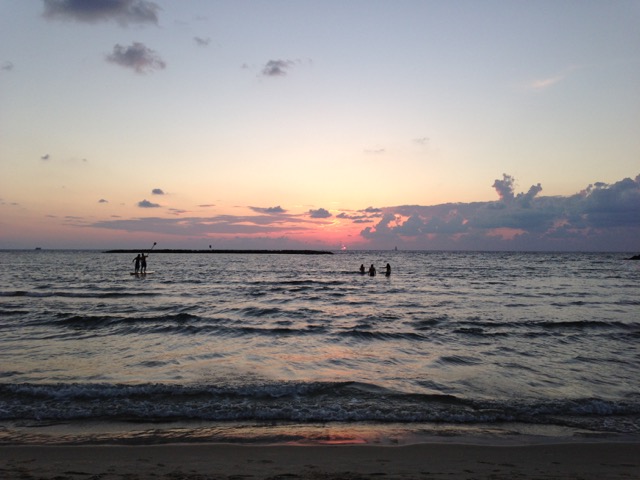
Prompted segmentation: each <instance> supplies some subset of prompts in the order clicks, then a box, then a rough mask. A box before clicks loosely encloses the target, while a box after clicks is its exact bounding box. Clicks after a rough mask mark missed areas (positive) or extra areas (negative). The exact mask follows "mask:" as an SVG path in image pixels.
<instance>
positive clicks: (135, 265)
mask: <svg viewBox="0 0 640 480" xmlns="http://www.w3.org/2000/svg"><path fill="white" fill-rule="evenodd" d="M132 262H135V264H134V270H135V273H138V272H140V254H138V256H137V257H136V258H134V259H133V260H132Z"/></svg>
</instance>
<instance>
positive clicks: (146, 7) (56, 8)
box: [44, 0, 160, 26]
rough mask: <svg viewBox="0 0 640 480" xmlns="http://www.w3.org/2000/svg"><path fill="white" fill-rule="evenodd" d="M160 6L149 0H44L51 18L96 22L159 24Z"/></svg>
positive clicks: (45, 14)
mask: <svg viewBox="0 0 640 480" xmlns="http://www.w3.org/2000/svg"><path fill="white" fill-rule="evenodd" d="M159 10H160V7H159V6H158V5H156V4H155V3H153V2H149V1H147V0H44V16H45V18H49V19H62V20H75V21H79V22H87V23H96V22H101V21H110V20H115V21H116V22H118V23H119V24H121V25H123V26H125V25H128V24H129V23H152V24H155V25H157V24H158V11H159Z"/></svg>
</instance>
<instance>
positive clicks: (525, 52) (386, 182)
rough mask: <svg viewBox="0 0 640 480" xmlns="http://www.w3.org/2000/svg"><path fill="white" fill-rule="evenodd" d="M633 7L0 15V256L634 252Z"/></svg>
mask: <svg viewBox="0 0 640 480" xmlns="http://www.w3.org/2000/svg"><path fill="white" fill-rule="evenodd" d="M638 25H640V0H614V1H611V0H602V1H598V0H576V1H573V0H560V1H558V0H536V1H533V0H532V1H519V0H504V1H498V0H484V1H475V0H473V1H470V0H469V1H465V0H441V1H439V0H339V1H338V0H321V1H320V0H318V1H314V0H268V1H267V0H254V1H246V0H219V1H214V0H211V1H205V0H180V1H169V0H154V1H150V0H25V1H18V0H0V248H1V249H13V248H28V249H31V248H36V247H40V248H100V249H107V248H142V247H150V246H151V245H153V243H154V242H156V243H157V248H193V249H207V248H213V249H216V248H238V249H242V248H263V249H290V248H319V249H330V250H337V249H347V250H362V249H391V248H396V247H397V248H398V249H403V250H414V249H415V250H442V249H445V250H516V251H517V250H527V251H528V250H541V251H547V250H556V251H557V250H562V251H625V252H638V251H640V134H639V133H640V49H639V48H638V46H639V45H640V28H638Z"/></svg>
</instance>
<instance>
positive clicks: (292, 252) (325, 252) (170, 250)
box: [103, 248, 333, 255]
mask: <svg viewBox="0 0 640 480" xmlns="http://www.w3.org/2000/svg"><path fill="white" fill-rule="evenodd" d="M149 251H150V250H149V249H148V248H142V249H120V250H106V251H105V252H103V253H134V254H135V253H140V252H149ZM153 253H154V254H155V253H208V254H259V255H333V252H330V251H328V250H214V249H208V250H184V249H173V248H164V249H156V250H153Z"/></svg>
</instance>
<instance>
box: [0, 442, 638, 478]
mask: <svg viewBox="0 0 640 480" xmlns="http://www.w3.org/2000/svg"><path fill="white" fill-rule="evenodd" d="M0 473H1V474H2V478H4V479H6V480H17V479H21V480H25V479H42V480H53V479H56V480H78V479H87V478H100V479H104V480H107V479H127V480H142V479H152V478H153V479H155V480H159V479H160V480H162V479H166V480H176V479H180V480H205V479H207V480H209V479H229V480H230V479H239V478H247V479H254V480H260V479H265V480H266V479H276V478H277V479H296V478H297V479H323V480H328V479H338V478H340V479H346V480H357V479H359V480H362V479H374V478H375V479H381V478H382V479H401V478H402V479H406V478H424V479H432V480H437V479H445V478H446V479H449V480H461V479H478V478H491V479H493V480H502V479H504V480H506V479H510V480H513V479H550V478H553V479H575V478H580V479H583V480H596V479H598V480H602V479H628V478H638V477H640V443H607V442H605V443H561V444H538V445H521V446H499V445H498V446H496V445H474V444H465V443H422V444H414V445H404V446H374V445H342V446H335V445H324V446H318V445H314V446H294V445H277V446H266V445H265V446H253V445H251V446H248V445H229V444H171V445H155V446H149V445H139V446H109V445H99V446H89V445H78V446H6V445H5V446H0Z"/></svg>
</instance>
